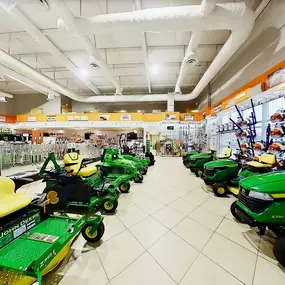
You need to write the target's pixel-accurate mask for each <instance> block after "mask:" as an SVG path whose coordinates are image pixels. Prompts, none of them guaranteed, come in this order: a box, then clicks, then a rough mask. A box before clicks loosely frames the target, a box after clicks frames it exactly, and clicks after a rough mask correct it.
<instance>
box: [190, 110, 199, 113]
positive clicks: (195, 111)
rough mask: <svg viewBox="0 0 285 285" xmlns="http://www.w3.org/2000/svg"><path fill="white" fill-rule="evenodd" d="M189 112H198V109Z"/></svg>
mask: <svg viewBox="0 0 285 285" xmlns="http://www.w3.org/2000/svg"><path fill="white" fill-rule="evenodd" d="M191 112H192V113H198V112H199V111H198V110H192V111H191Z"/></svg>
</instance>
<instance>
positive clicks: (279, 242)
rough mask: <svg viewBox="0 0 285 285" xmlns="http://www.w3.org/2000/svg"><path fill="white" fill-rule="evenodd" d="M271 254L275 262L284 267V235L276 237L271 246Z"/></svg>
mask: <svg viewBox="0 0 285 285" xmlns="http://www.w3.org/2000/svg"><path fill="white" fill-rule="evenodd" d="M273 253H274V255H275V257H276V259H277V261H278V262H279V263H280V264H281V265H282V266H283V267H285V235H282V236H278V237H277V238H276V241H275V243H274V246H273Z"/></svg>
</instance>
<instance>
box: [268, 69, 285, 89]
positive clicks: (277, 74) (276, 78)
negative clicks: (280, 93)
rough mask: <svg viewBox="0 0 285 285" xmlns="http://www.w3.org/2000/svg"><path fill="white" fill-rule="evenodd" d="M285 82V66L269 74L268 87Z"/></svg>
mask: <svg viewBox="0 0 285 285" xmlns="http://www.w3.org/2000/svg"><path fill="white" fill-rule="evenodd" d="M282 82H285V68H284V67H283V68H280V69H278V70H276V71H274V72H273V73H271V74H270V75H269V76H268V88H271V87H273V86H276V85H278V84H280V83H282Z"/></svg>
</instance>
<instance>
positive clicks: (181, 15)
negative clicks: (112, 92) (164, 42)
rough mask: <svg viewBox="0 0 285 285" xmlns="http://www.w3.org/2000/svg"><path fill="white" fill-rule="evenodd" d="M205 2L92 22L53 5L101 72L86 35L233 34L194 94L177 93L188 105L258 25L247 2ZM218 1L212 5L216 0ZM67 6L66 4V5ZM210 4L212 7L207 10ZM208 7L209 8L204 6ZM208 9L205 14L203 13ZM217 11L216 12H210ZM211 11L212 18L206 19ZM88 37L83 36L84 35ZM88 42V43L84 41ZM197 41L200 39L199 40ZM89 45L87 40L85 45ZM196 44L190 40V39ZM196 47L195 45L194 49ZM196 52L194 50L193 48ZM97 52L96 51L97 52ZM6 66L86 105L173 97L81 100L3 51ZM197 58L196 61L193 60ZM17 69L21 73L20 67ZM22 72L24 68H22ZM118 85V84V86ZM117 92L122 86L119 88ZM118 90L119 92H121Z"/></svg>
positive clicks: (99, 97) (127, 14)
mask: <svg viewBox="0 0 285 285" xmlns="http://www.w3.org/2000/svg"><path fill="white" fill-rule="evenodd" d="M208 2H210V1H203V3H204V4H205V6H201V5H192V6H182V7H167V8H156V9H145V10H139V11H134V12H127V13H115V14H106V15H99V16H95V17H91V18H82V17H81V18H74V16H73V14H72V13H71V11H70V10H69V9H68V10H66V9H65V8H63V7H64V6H65V5H64V3H62V1H60V2H59V3H60V5H59V4H58V1H54V5H56V6H54V7H57V12H58V14H60V17H61V18H62V20H63V22H62V24H63V23H64V25H65V27H66V28H67V29H68V31H70V32H72V33H75V34H76V35H77V36H78V37H79V38H80V39H82V43H83V44H84V47H85V49H86V50H87V51H88V52H89V54H91V55H92V56H93V58H94V59H95V60H94V63H95V64H97V65H98V66H99V67H100V68H101V65H100V64H106V63H105V62H103V63H102V62H100V61H98V60H97V58H96V56H97V53H98V51H97V49H96V48H95V46H94V45H93V44H92V42H91V41H90V40H89V38H88V37H87V35H88V34H92V33H95V34H97V33H117V32H122V31H124V32H125V33H129V32H137V33H143V32H168V31H187V32H188V31H189V30H191V31H192V33H193V35H195V34H196V33H200V32H203V31H206V30H224V29H228V30H231V31H232V34H231V36H230V38H229V39H228V41H227V42H226V43H225V45H224V46H223V48H222V49H221V51H220V53H219V54H218V55H217V56H216V58H215V59H214V61H213V62H212V64H211V65H210V67H209V68H208V70H207V71H206V73H205V74H204V76H203V77H202V78H201V80H200V81H199V83H198V84H197V86H196V87H195V89H194V91H193V92H192V93H190V94H185V95H180V94H175V96H174V98H175V100H176V101H188V100H191V99H194V98H196V97H197V96H198V95H199V94H200V93H201V92H202V91H203V89H204V88H205V87H206V86H207V84H208V83H209V82H210V81H211V80H212V79H213V77H214V76H215V75H216V74H217V73H218V72H219V71H220V70H221V69H222V67H223V66H224V65H225V64H226V63H227V62H228V60H229V59H230V58H231V57H232V55H233V54H234V53H235V52H236V51H237V50H238V48H239V47H240V46H241V45H242V44H243V43H244V42H245V41H246V39H247V38H248V36H249V34H250V32H251V30H252V28H253V25H254V19H255V17H254V12H253V11H252V10H251V9H249V8H247V6H246V5H245V3H243V2H240V3H228V4H216V5H215V6H214V9H213V3H211V4H209V3H208ZM211 2H213V1H211ZM61 5H63V6H61ZM207 5H209V6H207ZM203 7H204V8H203ZM202 11H204V12H202ZM211 11H212V12H211ZM207 13H209V15H206V14H207ZM83 33H84V34H83ZM191 38H192V41H193V44H192V45H193V47H195V46H196V45H197V42H198V39H199V38H198V39H197V38H196V40H195V37H193V36H192V37H191ZM86 39H88V40H89V42H87V41H85V40H86ZM194 40H195V41H194ZM83 41H84V42H83ZM190 42H191V40H190ZM190 47H191V46H190ZM193 49H194V48H193ZM93 52H94V53H93ZM0 58H1V63H3V64H4V65H6V66H8V67H9V68H11V69H14V70H17V71H18V70H19V71H20V72H21V73H22V74H23V75H25V76H27V77H28V78H30V79H32V80H34V81H36V82H37V83H39V84H42V85H44V86H46V87H48V88H51V89H53V90H55V91H56V92H58V93H62V94H64V95H65V96H68V97H70V98H72V99H74V100H76V101H81V102H153V101H156V102H161V101H167V98H168V95H167V94H164V95H157V94H152V95H142V96H140V95H131V96H92V97H85V96H79V95H77V94H75V93H73V92H72V91H70V90H68V89H67V88H65V87H63V86H62V85H60V84H58V83H57V82H55V81H53V80H51V79H50V78H48V77H46V76H44V75H43V74H41V73H39V72H37V71H36V70H34V69H33V68H31V67H29V66H27V65H25V64H24V63H22V62H21V61H19V60H17V59H15V58H13V57H12V56H10V55H8V54H7V53H5V52H4V51H1V50H0ZM192 59H193V60H192ZM195 60H196V59H195V58H194V57H193V58H189V57H187V60H186V63H187V62H189V63H190V64H193V63H195ZM15 68H16V69H15ZM18 68H19V69H18ZM114 85H115V84H114ZM115 86H116V89H118V88H120V85H115ZM118 90H119V89H118Z"/></svg>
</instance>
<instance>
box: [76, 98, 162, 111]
mask: <svg viewBox="0 0 285 285" xmlns="http://www.w3.org/2000/svg"><path fill="white" fill-rule="evenodd" d="M125 96H127V95H125ZM166 109H167V104H166V102H164V103H148V104H147V103H141V104H140V103H108V104H104V103H100V104H98V103H82V102H77V101H72V112H77V113H81V112H90V111H99V112H115V111H120V110H126V111H127V112H136V111H137V110H145V112H148V113H151V112H152V110H161V111H163V112H164V111H165V110H166Z"/></svg>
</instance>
